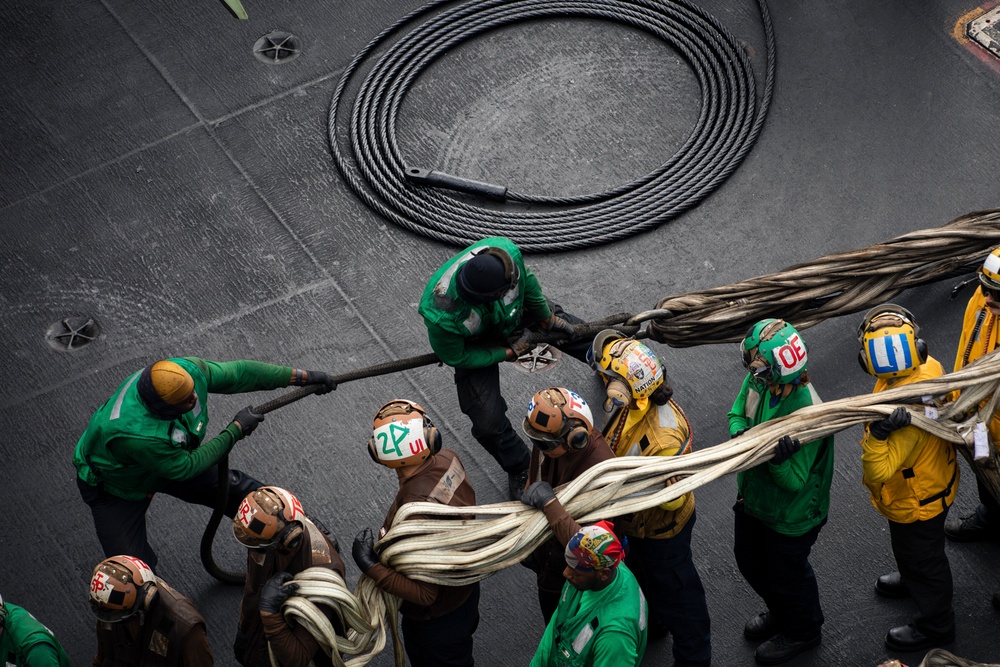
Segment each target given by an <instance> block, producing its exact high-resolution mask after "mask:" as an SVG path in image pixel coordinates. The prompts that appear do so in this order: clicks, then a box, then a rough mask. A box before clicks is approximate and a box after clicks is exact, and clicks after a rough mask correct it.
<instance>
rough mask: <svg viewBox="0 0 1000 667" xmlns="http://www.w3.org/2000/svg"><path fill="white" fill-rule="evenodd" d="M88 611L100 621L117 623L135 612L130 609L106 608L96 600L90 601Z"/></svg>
mask: <svg viewBox="0 0 1000 667" xmlns="http://www.w3.org/2000/svg"><path fill="white" fill-rule="evenodd" d="M90 611H92V612H93V613H94V616H96V617H97V620H98V621H101V622H102V623H118V622H120V621H124V620H125V619H126V618H128V617H130V616H132V615H133V614H135V611H134V610H131V609H108V608H107V607H105V606H104V605H102V604H101V603H100V602H98V601H97V600H91V601H90Z"/></svg>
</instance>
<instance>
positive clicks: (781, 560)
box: [733, 503, 826, 640]
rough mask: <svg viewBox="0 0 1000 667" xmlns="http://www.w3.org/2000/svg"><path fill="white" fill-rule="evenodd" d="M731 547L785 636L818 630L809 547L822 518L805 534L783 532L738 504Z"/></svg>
mask: <svg viewBox="0 0 1000 667" xmlns="http://www.w3.org/2000/svg"><path fill="white" fill-rule="evenodd" d="M735 509H736V521H735V536H734V538H735V539H734V547H733V552H734V553H735V555H736V564H737V566H739V568H740V573H741V574H743V577H744V578H745V579H746V580H747V583H748V584H750V587H751V588H753V589H754V591H755V592H756V593H757V595H759V596H760V597H761V599H763V600H764V603H765V604H766V605H767V608H768V610H769V611H770V612H771V617H772V618H773V619H774V621H775V622H776V623H777V627H778V628H779V632H781V633H782V634H784V635H785V636H786V637H788V638H789V639H794V640H807V639H812V638H813V637H815V636H816V635H818V634H819V633H820V628H821V627H822V626H823V620H824V619H823V610H822V609H820V606H819V587H818V586H817V585H816V574H815V573H814V572H813V569H812V565H810V564H809V552H810V551H811V550H812V546H813V544H815V542H816V537H817V536H818V535H819V531H820V529H821V528H822V527H823V524H825V523H826V520H825V519H824V520H823V523H821V524H820V525H818V526H816V527H815V528H813V529H812V530H810V531H809V532H807V533H805V534H804V535H797V536H790V535H782V534H781V533H778V532H776V531H774V530H771V529H770V528H768V527H767V526H765V525H764V523H763V522H762V521H760V520H759V519H756V518H754V517H752V516H750V515H748V514H747V513H746V512H744V511H743V505H742V503H738V504H737V506H736V508H735Z"/></svg>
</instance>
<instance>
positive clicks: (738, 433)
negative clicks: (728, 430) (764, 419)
mask: <svg viewBox="0 0 1000 667" xmlns="http://www.w3.org/2000/svg"><path fill="white" fill-rule="evenodd" d="M746 432H747V430H746V429H745V428H741V429H740V430H739V431H737V432H736V433H733V434H732V435H731V436H729V439H730V440H732V439H733V438H738V437H740V436H741V435H743V434H744V433H746Z"/></svg>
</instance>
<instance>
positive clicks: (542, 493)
mask: <svg viewBox="0 0 1000 667" xmlns="http://www.w3.org/2000/svg"><path fill="white" fill-rule="evenodd" d="M555 499H556V493H555V491H553V490H552V485H551V484H549V483H548V482H535V483H534V484H532V485H531V486H529V487H528V488H527V489H525V490H524V493H523V494H521V502H522V503H524V504H525V505H531V506H532V507H534V508H535V509H539V510H540V509H545V506H546V505H548V504H549V501H551V500H555Z"/></svg>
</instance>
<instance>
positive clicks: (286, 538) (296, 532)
mask: <svg viewBox="0 0 1000 667" xmlns="http://www.w3.org/2000/svg"><path fill="white" fill-rule="evenodd" d="M305 532H306V531H305V529H304V528H303V527H302V524H301V523H299V522H298V521H293V522H292V523H290V524H288V526H287V527H286V528H285V530H284V531H283V532H282V534H281V539H279V540H278V544H279V545H280V548H282V549H295V548H297V547H298V546H299V545H300V544H302V535H303V534H304V533H305Z"/></svg>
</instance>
